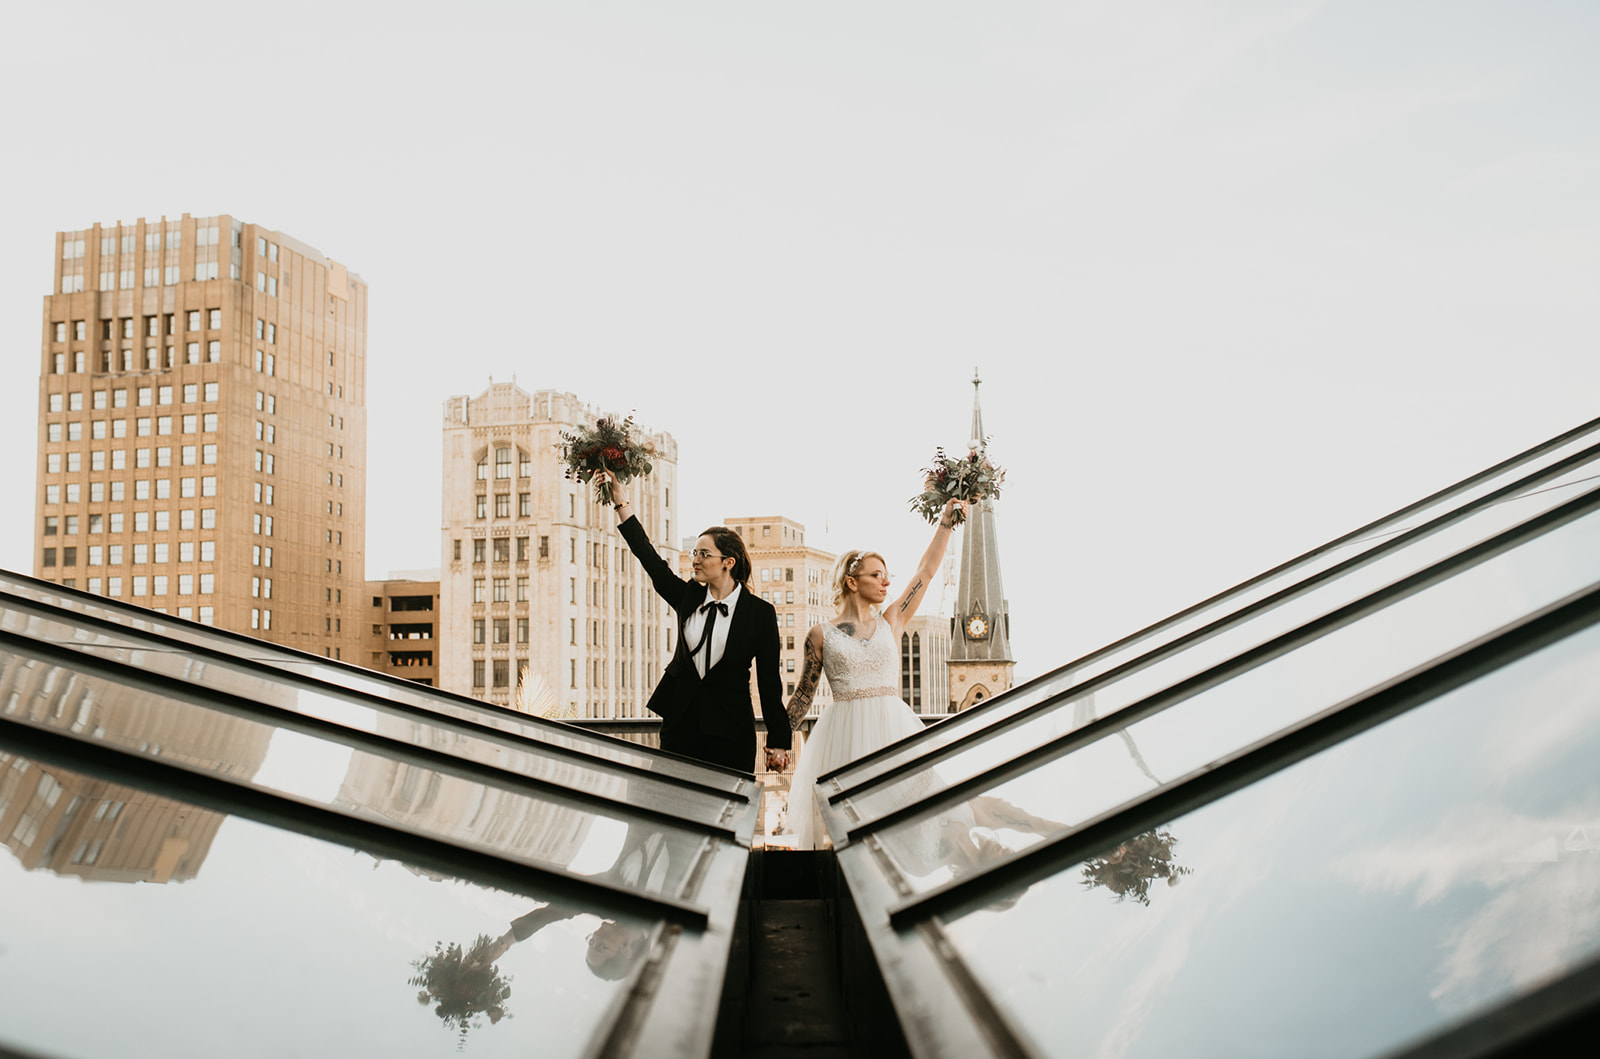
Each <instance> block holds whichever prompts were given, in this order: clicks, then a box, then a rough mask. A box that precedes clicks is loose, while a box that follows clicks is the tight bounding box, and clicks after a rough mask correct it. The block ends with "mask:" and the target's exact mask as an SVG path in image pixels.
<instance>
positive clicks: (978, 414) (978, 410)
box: [972, 367, 984, 449]
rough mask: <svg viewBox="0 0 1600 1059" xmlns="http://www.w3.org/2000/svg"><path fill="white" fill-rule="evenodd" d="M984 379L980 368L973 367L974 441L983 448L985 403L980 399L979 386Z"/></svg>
mask: <svg viewBox="0 0 1600 1059" xmlns="http://www.w3.org/2000/svg"><path fill="white" fill-rule="evenodd" d="M982 384H983V380H982V379H980V378H978V369H977V368H976V367H974V368H973V369H972V441H973V443H974V444H975V445H977V447H978V448H980V449H981V448H983V446H984V440H983V405H982V404H980V403H979V401H978V387H979V386H981V385H982Z"/></svg>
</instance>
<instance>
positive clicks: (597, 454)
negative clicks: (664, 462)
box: [561, 413, 656, 504]
mask: <svg viewBox="0 0 1600 1059" xmlns="http://www.w3.org/2000/svg"><path fill="white" fill-rule="evenodd" d="M561 442H562V445H561V462H562V463H564V464H566V468H567V474H566V476H567V477H568V478H570V479H575V480H576V481H580V482H588V481H593V479H594V476H595V474H596V472H598V471H610V472H611V473H612V474H614V475H616V476H617V481H619V482H628V481H632V480H633V479H634V478H636V477H642V476H644V475H647V474H649V473H650V471H651V464H650V457H652V456H654V455H655V454H656V446H655V443H654V442H652V441H649V440H645V441H635V440H634V438H633V414H632V413H629V415H628V418H627V419H624V420H623V421H622V422H620V423H618V422H617V421H616V420H615V419H613V418H611V417H609V416H607V417H604V418H601V419H597V420H595V423H594V426H592V427H591V426H588V425H587V424H585V425H584V426H580V427H576V428H574V429H572V430H563V431H562V432H561ZM594 498H595V499H596V500H597V501H599V502H600V503H602V504H606V503H610V501H611V494H610V491H609V490H608V489H607V488H606V484H605V483H604V482H595V487H594Z"/></svg>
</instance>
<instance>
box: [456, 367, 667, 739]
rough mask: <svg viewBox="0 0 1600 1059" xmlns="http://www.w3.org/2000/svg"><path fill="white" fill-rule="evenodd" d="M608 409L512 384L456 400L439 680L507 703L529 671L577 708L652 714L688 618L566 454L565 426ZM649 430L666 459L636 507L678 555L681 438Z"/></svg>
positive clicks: (583, 713) (578, 712)
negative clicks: (563, 458)
mask: <svg viewBox="0 0 1600 1059" xmlns="http://www.w3.org/2000/svg"><path fill="white" fill-rule="evenodd" d="M602 414H603V413H601V412H598V411H596V410H595V409H594V408H591V407H589V406H588V405H586V404H583V403H582V402H580V401H579V400H578V398H577V397H576V396H575V395H573V394H570V393H559V392H557V391H555V390H539V391H536V392H535V393H532V394H530V393H528V392H526V391H524V390H522V389H519V388H518V387H517V385H516V383H514V382H510V383H494V382H491V383H490V385H489V388H488V389H486V390H485V391H484V392H483V393H481V394H479V395H478V396H476V397H467V396H458V397H452V398H450V399H449V400H448V401H446V402H445V408H444V474H443V482H444V507H443V510H444V528H443V534H442V548H443V551H442V555H441V562H440V579H439V635H440V638H439V648H438V665H439V684H440V686H441V687H444V688H446V689H448V690H450V691H456V692H460V693H462V694H466V695H472V696H474V697H476V698H479V699H483V700H485V701H487V702H493V703H497V704H499V705H505V706H509V705H511V704H512V702H513V700H514V697H515V693H516V688H517V682H518V680H519V678H520V675H521V674H522V673H523V671H524V669H526V670H528V672H529V673H530V675H532V674H537V675H538V677H539V678H540V681H541V682H542V687H541V691H545V690H548V692H549V693H550V694H551V695H553V696H554V697H555V701H556V703H557V704H559V706H560V707H561V712H562V713H563V714H565V715H568V716H574V717H644V716H647V715H648V711H646V710H645V705H644V704H645V702H646V701H647V700H648V699H649V697H650V691H651V689H652V688H654V687H655V684H656V681H657V680H658V679H659V678H660V675H661V671H662V669H663V668H665V666H666V663H667V662H668V661H669V660H670V659H671V657H672V649H673V646H674V644H673V640H672V638H673V636H674V634H675V630H676V626H675V624H674V623H673V620H672V615H671V612H670V610H669V608H668V607H667V606H666V604H664V603H662V602H661V600H660V599H659V598H658V597H657V596H656V594H655V592H654V591H652V590H651V588H650V583H649V581H648V580H647V579H646V578H645V576H644V573H643V571H642V570H641V569H640V568H639V564H638V563H637V562H636V561H635V560H634V558H633V556H632V555H631V554H630V553H629V551H628V546H627V543H626V542H625V541H623V539H622V537H621V535H620V534H618V533H617V524H616V516H615V515H614V513H613V512H612V510H611V508H610V507H609V506H602V505H600V504H597V503H596V502H595V500H594V489H593V487H592V486H590V485H581V484H579V483H577V482H573V481H568V480H567V479H566V478H565V476H564V472H563V469H562V465H561V462H560V453H561V445H562V442H561V434H562V432H563V431H565V430H570V429H571V428H573V427H574V426H577V425H578V424H580V423H586V422H593V421H594V420H595V419H596V418H598V417H599V416H600V415H602ZM640 433H641V434H642V435H643V436H645V437H648V438H649V439H650V440H651V441H653V442H654V443H655V446H656V450H657V455H656V457H655V459H654V465H655V470H654V472H653V473H652V474H650V475H649V476H648V477H646V478H643V479H640V480H636V481H635V482H634V483H633V484H632V487H631V488H632V493H633V507H634V511H635V513H636V514H637V516H638V518H639V521H640V522H641V523H642V524H643V525H644V527H645V530H646V531H647V532H648V533H649V534H650V539H651V540H653V541H656V542H658V544H659V546H660V548H661V550H662V555H663V556H664V557H665V558H666V559H667V561H668V562H669V563H672V564H674V565H676V564H677V562H678V554H677V550H676V549H675V548H673V547H671V545H670V543H669V542H671V541H672V540H673V539H674V538H673V533H674V531H675V530H676V531H681V529H682V527H681V526H678V525H677V519H676V509H675V508H674V507H673V503H674V494H675V493H676V489H677V475H678V443H677V441H676V440H674V439H673V437H672V435H671V434H667V433H665V432H653V431H650V430H641V431H640ZM652 716H653V715H652Z"/></svg>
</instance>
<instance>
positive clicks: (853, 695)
mask: <svg viewBox="0 0 1600 1059" xmlns="http://www.w3.org/2000/svg"><path fill="white" fill-rule="evenodd" d="M880 695H890V696H892V697H894V698H897V699H898V698H899V697H900V689H899V688H897V687H893V686H891V685H888V684H883V685H880V686H879V687H876V688H862V689H861V690H860V691H852V692H849V693H848V694H840V693H839V692H834V693H833V701H834V702H853V701H854V700H856V699H875V698H877V697H878V696H880Z"/></svg>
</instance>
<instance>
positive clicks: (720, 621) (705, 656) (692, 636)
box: [683, 585, 743, 677]
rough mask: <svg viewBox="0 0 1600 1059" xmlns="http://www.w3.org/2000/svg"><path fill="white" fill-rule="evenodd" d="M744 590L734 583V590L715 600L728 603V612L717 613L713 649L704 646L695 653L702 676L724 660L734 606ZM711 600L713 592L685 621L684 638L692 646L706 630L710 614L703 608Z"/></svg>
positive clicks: (712, 635)
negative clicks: (723, 613) (724, 614)
mask: <svg viewBox="0 0 1600 1059" xmlns="http://www.w3.org/2000/svg"><path fill="white" fill-rule="evenodd" d="M742 591H743V588H742V587H741V586H739V585H734V586H733V591H732V592H729V593H728V594H727V595H726V596H724V597H723V598H722V599H719V600H716V601H715V602H718V603H724V604H726V605H727V607H728V614H727V616H726V617H724V616H723V615H721V614H718V615H717V627H716V628H714V629H712V630H711V650H710V651H709V652H707V651H706V650H705V649H704V648H701V649H700V650H698V651H696V652H695V653H694V668H695V669H696V670H697V671H698V672H699V673H700V676H701V677H704V676H705V675H706V670H708V669H710V668H711V667H712V666H714V665H716V664H717V663H718V662H720V661H722V652H723V650H724V649H725V648H726V647H727V646H728V626H729V625H730V624H732V622H733V608H734V606H735V605H736V604H738V602H739V593H740V592H742ZM711 602H713V600H712V599H711V593H710V592H707V593H706V598H705V603H702V604H701V605H700V606H699V607H696V608H695V609H694V613H693V614H690V615H689V618H688V620H687V621H685V622H684V623H683V639H684V642H685V643H687V644H689V645H690V646H691V647H692V646H694V645H695V644H698V643H699V642H700V634H701V633H702V632H704V631H705V627H706V618H707V617H708V615H707V614H706V612H705V611H704V610H702V609H701V608H702V607H704V606H705V604H706V603H711Z"/></svg>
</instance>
